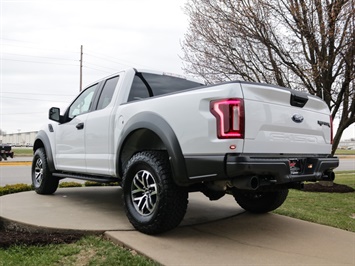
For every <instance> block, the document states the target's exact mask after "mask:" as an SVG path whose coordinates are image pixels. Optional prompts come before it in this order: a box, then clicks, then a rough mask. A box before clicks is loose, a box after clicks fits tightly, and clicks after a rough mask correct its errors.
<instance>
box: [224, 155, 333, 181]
mask: <svg viewBox="0 0 355 266" xmlns="http://www.w3.org/2000/svg"><path fill="white" fill-rule="evenodd" d="M293 158H294V157H292V159H293ZM297 159H298V160H300V162H301V167H300V170H299V172H298V173H297V174H291V169H290V160H289V159H288V158H271V159H270V158H253V157H244V156H243V157H239V156H236V155H227V156H226V175H227V176H228V177H229V178H233V177H237V176H248V175H256V176H270V177H273V178H274V179H276V180H277V183H278V184H284V183H289V182H303V181H316V180H322V179H325V178H326V177H325V174H324V173H326V172H328V171H332V170H333V169H334V168H336V167H338V166H339V159H338V158H337V157H328V158H316V157H308V158H297Z"/></svg>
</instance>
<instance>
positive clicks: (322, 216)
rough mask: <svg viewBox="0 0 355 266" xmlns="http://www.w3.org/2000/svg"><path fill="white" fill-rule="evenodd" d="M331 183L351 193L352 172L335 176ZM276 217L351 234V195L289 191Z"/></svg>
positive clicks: (354, 197)
mask: <svg viewBox="0 0 355 266" xmlns="http://www.w3.org/2000/svg"><path fill="white" fill-rule="evenodd" d="M334 182H335V183H337V184H344V185H348V186H350V187H352V188H354V189H355V172H351V171H347V172H346V171H342V172H338V173H336V178H335V181H334ZM274 212H275V213H277V214H281V215H286V216H290V217H293V218H297V219H301V220H305V221H310V222H314V223H319V224H324V225H329V226H333V227H337V228H340V229H344V230H348V231H352V232H355V192H352V193H316V192H303V191H299V190H294V189H291V190H290V193H289V195H288V197H287V200H286V202H285V203H284V204H283V205H282V206H281V207H280V208H278V209H277V210H276V211H274Z"/></svg>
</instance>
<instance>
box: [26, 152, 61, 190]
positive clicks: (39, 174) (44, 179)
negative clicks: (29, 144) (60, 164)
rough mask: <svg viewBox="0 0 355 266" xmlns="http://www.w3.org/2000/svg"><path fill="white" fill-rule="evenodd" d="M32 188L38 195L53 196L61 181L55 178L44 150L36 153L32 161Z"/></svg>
mask: <svg viewBox="0 0 355 266" xmlns="http://www.w3.org/2000/svg"><path fill="white" fill-rule="evenodd" d="M31 174H32V186H33V187H34V189H35V191H36V192H37V193H38V194H42V195H50V194H53V193H54V192H55V191H56V190H57V188H58V184H59V179H58V178H57V177H54V176H53V175H52V173H51V171H50V169H49V167H48V161H47V155H46V152H45V150H44V148H39V149H37V150H36V151H35V154H34V156H33V160H32V170H31Z"/></svg>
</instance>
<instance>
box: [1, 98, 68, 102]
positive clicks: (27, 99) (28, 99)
mask: <svg viewBox="0 0 355 266" xmlns="http://www.w3.org/2000/svg"><path fill="white" fill-rule="evenodd" d="M1 98H3V99H14V100H26V101H44V102H48V101H49V102H59V103H68V102H70V101H57V100H55V101H54V100H53V99H51V100H45V99H33V98H32V99H30V98H18V97H7V96H5V97H1Z"/></svg>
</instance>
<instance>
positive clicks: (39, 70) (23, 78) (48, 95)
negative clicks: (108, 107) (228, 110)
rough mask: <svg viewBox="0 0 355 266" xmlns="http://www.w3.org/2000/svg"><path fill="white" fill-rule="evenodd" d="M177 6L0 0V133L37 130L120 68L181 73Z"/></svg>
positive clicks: (142, 1) (177, 0)
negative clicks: (84, 89)
mask: <svg viewBox="0 0 355 266" xmlns="http://www.w3.org/2000/svg"><path fill="white" fill-rule="evenodd" d="M184 2H185V1H182V0H168V1H167V0H149V1H147V0H116V1H102V0H100V1H98V0H97V1H75V0H71V1H49V0H47V1H13V0H11V1H4V0H1V14H0V20H1V21H0V25H1V26H0V27H1V35H0V39H1V40H0V41H1V43H0V44H1V65H0V66H1V73H0V74H1V91H0V93H1V94H0V96H1V103H0V114H1V118H0V119H1V120H0V129H2V130H4V131H6V132H7V133H14V132H18V131H19V130H20V131H21V132H27V131H34V130H38V129H39V128H40V127H41V124H43V123H45V122H46V119H47V113H48V109H49V108H50V107H52V106H59V107H61V108H66V107H67V106H68V105H69V103H70V102H71V100H72V99H73V98H74V97H75V96H76V95H77V94H78V92H79V60H80V45H83V47H84V56H83V65H84V68H83V86H85V85H88V84H90V83H91V82H94V81H95V80H97V79H100V78H102V77H105V76H107V75H110V74H112V73H115V72H117V71H119V70H122V69H124V68H127V67H138V68H149V69H155V70H163V71H166V72H172V73H177V74H183V72H182V69H181V68H182V60H181V59H180V57H179V56H182V51H181V48H180V42H181V41H182V40H183V37H184V33H185V31H186V29H187V25H188V20H187V17H186V15H185V14H184V12H183V10H182V9H183V5H184Z"/></svg>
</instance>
